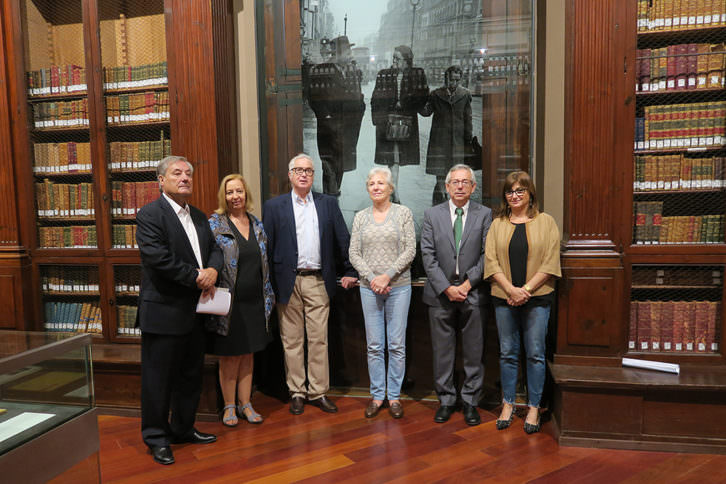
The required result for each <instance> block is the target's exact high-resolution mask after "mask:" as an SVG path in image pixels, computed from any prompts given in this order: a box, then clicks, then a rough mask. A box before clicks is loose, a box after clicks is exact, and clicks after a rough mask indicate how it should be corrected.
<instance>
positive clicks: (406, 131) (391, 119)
mask: <svg viewBox="0 0 726 484" xmlns="http://www.w3.org/2000/svg"><path fill="white" fill-rule="evenodd" d="M412 131H413V117H411V116H406V115H404V114H389V115H388V121H387V123H386V139H387V140H388V141H406V140H408V139H409V138H410V137H411V132H412Z"/></svg>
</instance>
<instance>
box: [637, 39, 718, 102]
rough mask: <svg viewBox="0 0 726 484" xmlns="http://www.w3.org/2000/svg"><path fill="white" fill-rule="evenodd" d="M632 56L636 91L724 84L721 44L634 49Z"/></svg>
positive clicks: (696, 87) (675, 89)
mask: <svg viewBox="0 0 726 484" xmlns="http://www.w3.org/2000/svg"><path fill="white" fill-rule="evenodd" d="M636 57H637V59H638V61H637V62H636V73H635V77H636V79H637V82H636V84H635V90H636V91H641V92H659V91H678V90H684V89H706V88H721V87H724V67H725V66H724V61H725V57H724V44H679V45H669V46H668V47H663V48H660V49H638V51H637V53H636Z"/></svg>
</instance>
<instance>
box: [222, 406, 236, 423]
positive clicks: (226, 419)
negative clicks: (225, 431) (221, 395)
mask: <svg viewBox="0 0 726 484" xmlns="http://www.w3.org/2000/svg"><path fill="white" fill-rule="evenodd" d="M234 409H235V404H234V403H232V404H230V405H225V406H224V409H223V410H222V425H224V426H226V427H236V426H237V424H238V423H239V420H238V419H237V415H235V413H234V412H232V413H231V414H230V415H227V416H226V417H225V416H224V414H225V413H227V410H234Z"/></svg>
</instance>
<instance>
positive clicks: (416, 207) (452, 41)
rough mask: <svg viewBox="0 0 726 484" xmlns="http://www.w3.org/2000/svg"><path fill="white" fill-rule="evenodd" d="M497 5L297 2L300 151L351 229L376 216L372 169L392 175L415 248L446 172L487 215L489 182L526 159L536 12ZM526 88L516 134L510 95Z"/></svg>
mask: <svg viewBox="0 0 726 484" xmlns="http://www.w3.org/2000/svg"><path fill="white" fill-rule="evenodd" d="M483 3H484V4H486V5H482V4H483ZM490 4H491V2H488V1H484V2H483V1H482V0H367V1H365V2H361V1H360V0H300V10H301V12H300V13H301V16H300V18H301V26H300V29H301V39H302V41H301V49H302V78H303V98H304V106H303V147H304V151H305V152H306V153H308V154H309V155H311V156H312V158H313V160H314V162H315V170H316V174H318V175H317V176H316V177H315V186H314V189H315V190H316V191H321V192H323V193H327V194H330V195H333V196H336V197H338V201H339V204H340V208H341V210H342V212H343V215H344V217H345V219H346V222H347V224H348V226H349V227H350V225H351V223H352V221H353V217H354V216H355V213H356V212H357V211H359V210H361V209H363V208H365V207H367V206H368V205H370V199H369V196H368V193H367V192H366V189H365V179H366V176H367V174H368V172H369V171H370V169H371V168H373V167H374V166H377V165H378V166H387V167H388V168H390V170H391V173H392V175H393V181H394V184H395V191H394V192H393V194H392V198H393V201H394V202H395V203H400V204H402V205H405V206H407V207H408V208H410V209H411V210H412V212H413V215H414V220H415V223H416V232H417V237H418V235H419V229H420V225H421V222H422V219H423V213H424V210H425V209H426V208H428V207H430V206H431V205H433V204H438V203H441V202H443V201H445V200H446V199H447V194H446V190H445V185H444V180H445V177H446V174H447V172H448V170H449V168H451V166H453V165H454V164H457V163H466V164H468V165H470V166H471V167H472V168H473V169H474V170H475V174H476V177H477V185H478V186H477V190H476V192H475V193H474V195H473V198H474V199H476V200H479V201H483V202H484V203H485V204H487V203H488V202H489V204H490V203H491V200H489V199H487V195H486V193H487V190H486V186H484V192H482V183H484V185H491V186H494V185H496V184H499V180H498V178H497V176H498V175H497V174H496V173H491V172H494V171H497V170H501V171H502V172H504V171H506V170H507V169H508V166H510V165H511V167H512V169H514V168H517V167H519V166H521V165H522V163H523V161H522V158H523V157H524V158H528V157H529V147H528V146H526V147H525V148H524V149H522V148H521V147H522V145H524V144H527V145H528V143H529V133H528V132H526V133H524V137H523V135H522V133H521V132H522V131H526V130H528V126H529V78H530V75H531V73H530V68H529V65H530V51H531V42H530V34H531V12H529V11H528V10H525V11H523V12H520V14H517V15H512V14H511V11H503V12H498V11H497V9H498V8H500V7H498V6H496V7H492V6H491V5H490ZM498 4H500V5H503V7H502V8H504V9H509V7H508V6H507V5H506V4H518V5H520V4H527V5H528V2H521V1H517V2H512V1H501V2H498ZM509 10H511V9H509ZM512 11H514V10H512ZM515 13H516V12H515ZM525 84H526V89H527V95H526V99H525V100H524V101H522V100H521V99H519V98H521V95H520V96H519V98H518V99H519V100H517V102H518V103H519V104H522V102H524V103H525V108H526V114H527V116H526V121H525V122H524V123H523V122H522V121H521V120H518V121H516V122H515V124H516V125H517V126H516V127H515V129H514V131H516V132H513V131H512V129H510V127H508V121H507V117H508V113H509V112H510V111H511V105H512V100H513V99H514V98H512V96H511V94H512V93H514V92H520V91H522V89H523V87H524V85H525ZM497 93H499V94H503V98H502V99H503V100H502V101H497V99H496V95H497ZM488 94H494V97H492V98H491V99H488V98H487V95H488ZM520 108H521V106H520ZM520 110H521V109H520ZM499 116H501V120H500V119H499ZM519 118H521V116H519ZM495 119H496V121H495ZM509 124H512V123H509ZM497 126H501V132H497V133H491V132H487V133H483V129H484V128H486V129H487V131H492V130H493V129H496V130H497V131H498V128H497ZM508 138H512V139H510V140H508ZM515 138H517V139H515ZM492 139H495V140H496V143H492V142H491V140H492ZM522 140H524V141H522ZM524 163H528V161H527V160H525V161H524ZM494 166H496V167H497V169H494V168H493V167H494ZM483 168H484V169H485V170H486V171H485V173H484V175H483V174H482V169H483ZM483 193H484V195H483Z"/></svg>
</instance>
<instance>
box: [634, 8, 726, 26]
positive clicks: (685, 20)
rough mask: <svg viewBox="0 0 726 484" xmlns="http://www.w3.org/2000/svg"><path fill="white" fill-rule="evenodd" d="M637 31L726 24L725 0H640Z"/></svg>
mask: <svg viewBox="0 0 726 484" xmlns="http://www.w3.org/2000/svg"><path fill="white" fill-rule="evenodd" d="M637 25H638V32H650V31H658V30H684V29H698V28H707V27H718V26H720V25H726V0H638V20H637Z"/></svg>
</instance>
